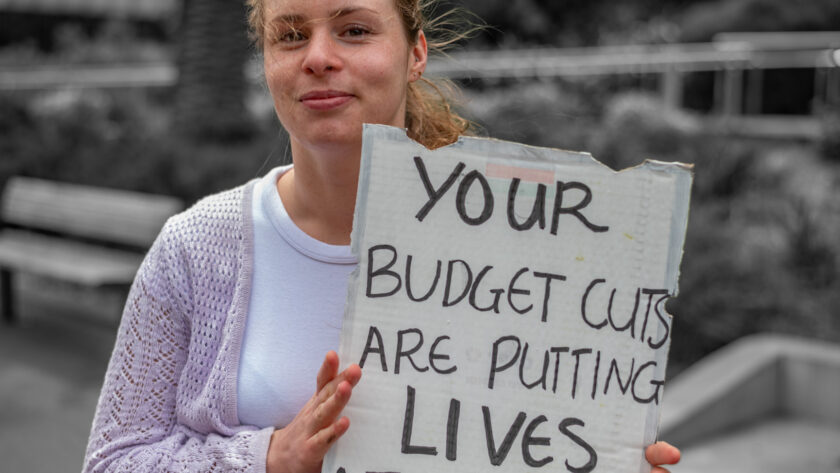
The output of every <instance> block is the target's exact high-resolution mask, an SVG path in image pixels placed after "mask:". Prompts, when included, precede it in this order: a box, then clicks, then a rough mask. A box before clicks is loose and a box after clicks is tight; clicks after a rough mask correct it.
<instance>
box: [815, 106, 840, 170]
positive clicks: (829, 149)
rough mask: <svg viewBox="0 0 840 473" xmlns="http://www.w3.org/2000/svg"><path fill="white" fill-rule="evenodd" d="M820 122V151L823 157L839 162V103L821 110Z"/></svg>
mask: <svg viewBox="0 0 840 473" xmlns="http://www.w3.org/2000/svg"><path fill="white" fill-rule="evenodd" d="M820 122H821V124H822V132H823V138H822V140H821V141H820V151H821V152H822V155H823V157H824V158H825V159H827V160H830V161H833V162H836V163H840V105H838V106H835V107H833V108H826V109H825V110H823V111H822V113H821V114H820Z"/></svg>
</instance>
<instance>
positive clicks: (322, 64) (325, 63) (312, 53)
mask: <svg viewBox="0 0 840 473" xmlns="http://www.w3.org/2000/svg"><path fill="white" fill-rule="evenodd" d="M338 48H339V45H338V44H336V42H335V40H334V38H332V36H331V35H330V34H328V33H326V32H323V33H320V32H319V33H312V35H311V36H310V38H309V44H307V46H306V56H305V57H304V59H303V64H302V67H303V69H304V72H307V73H309V74H314V75H316V76H320V75H323V74H326V73H327V72H330V71H336V70H339V69H340V68H341V58H340V56H339V54H338Z"/></svg>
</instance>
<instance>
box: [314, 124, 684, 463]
mask: <svg viewBox="0 0 840 473" xmlns="http://www.w3.org/2000/svg"><path fill="white" fill-rule="evenodd" d="M690 185H691V170H690V166H686V165H682V164H667V163H661V162H646V163H645V164H644V165H642V166H639V167H636V168H633V169H628V170H624V171H621V172H615V171H612V170H611V169H609V168H607V167H606V166H603V165H602V164H600V163H598V162H597V161H595V160H594V159H592V157H591V156H589V155H587V154H579V153H570V152H566V151H560V150H552V149H542V148H535V147H529V146H523V145H519V144H515V143H509V142H501V141H496V140H488V139H477V138H463V139H461V140H460V141H459V142H458V143H456V144H453V145H451V146H448V147H445V148H442V149H439V150H436V151H430V150H428V149H426V148H424V147H422V146H420V145H419V144H417V143H415V142H413V141H411V140H409V139H408V138H407V137H406V136H405V133H404V131H403V130H400V129H397V128H391V127H386V126H373V125H366V126H365V131H364V145H363V151H362V164H361V173H360V178H359V192H358V200H357V203H356V217H355V222H354V229H353V235H352V246H353V250H354V252H355V253H356V254H357V255H358V257H359V266H358V269H357V271H356V273H355V274H354V276H353V277H352V280H351V284H350V289H349V294H348V303H347V308H346V315H345V321H344V326H343V332H342V339H341V348H340V357H341V360H342V363H343V364H344V365H345V366H346V365H347V364H349V363H358V364H360V365H361V366H362V372H363V376H362V381H361V382H360V384H359V385H358V386H357V387H356V388H355V389H354V391H353V396H352V398H351V400H350V403H349V405H348V406H347V408H346V409H345V414H346V415H347V416H348V417H349V418H350V422H351V423H350V430H349V431H348V432H347V433H346V434H345V436H344V437H342V438H341V439H340V440H339V441H338V442H337V444H336V445H335V446H334V448H333V449H332V450H331V451H330V453H329V454H328V456H327V458H326V459H325V461H324V466H323V470H322V471H323V472H326V473H367V472H399V473H428V472H452V473H455V472H458V473H470V472H476V473H477V472H489V471H493V472H517V473H521V472H523V471H546V472H572V473H586V472H609V473H614V472H646V471H649V470H650V468H649V466H648V465H647V463H646V461H645V460H644V454H643V449H644V447H645V446H646V445H648V444H651V443H653V442H654V441H655V439H656V432H657V426H658V421H659V408H660V406H661V403H662V396H663V384H664V376H665V366H666V361H667V354H668V347H669V341H670V329H671V317H670V315H668V314H667V313H666V312H665V309H664V302H665V301H666V300H667V298H668V297H669V296H672V295H675V294H676V292H677V277H678V274H679V262H680V258H681V256H682V246H683V240H684V236H685V228H686V223H687V216H688V202H689V189H690Z"/></svg>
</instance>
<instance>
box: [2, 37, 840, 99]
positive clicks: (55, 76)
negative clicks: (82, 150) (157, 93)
mask: <svg viewBox="0 0 840 473" xmlns="http://www.w3.org/2000/svg"><path fill="white" fill-rule="evenodd" d="M809 46H813V45H809ZM838 65H840V49H836V48H833V47H829V46H828V45H826V46H824V47H809V48H804V49H786V50H762V49H760V48H757V47H744V42H743V41H732V42H712V43H686V44H668V45H636V46H606V47H587V48H537V49H525V50H493V51H462V52H457V53H453V54H451V55H450V56H448V57H441V58H434V59H432V60H431V61H430V62H429V66H428V68H427V73H428V74H430V75H433V76H443V77H448V78H451V79H476V78H483V79H498V78H541V77H567V76H572V77H574V76H591V75H610V74H641V73H660V74H661V73H670V72H692V71H719V70H750V69H794V68H818V69H819V68H826V69H827V68H836V67H838ZM247 72H248V74H247V75H248V77H249V79H250V80H252V81H257V82H258V81H261V80H262V79H261V72H260V71H259V67H258V64H254V63H252V64H249V65H248V67H247ZM177 78H178V73H177V69H176V67H175V65H174V64H172V63H170V62H153V63H132V64H100V65H90V64H77V65H69V64H61V65H59V64H43V65H37V66H23V65H19V66H0V90H39V89H50V88H113V87H129V88H130V87H168V86H172V85H174V84H175V83H176V82H177Z"/></svg>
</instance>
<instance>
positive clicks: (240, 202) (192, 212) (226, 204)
mask: <svg viewBox="0 0 840 473" xmlns="http://www.w3.org/2000/svg"><path fill="white" fill-rule="evenodd" d="M254 183H255V181H254V180H252V181H249V182H247V183H245V184H242V185H240V186H237V187H234V188H232V189H228V190H225V191H221V192H218V193H216V194H212V195H209V196H207V197H204V198H202V199H200V200H198V201H197V202H196V203H195V204H193V205H192V206H190V207H189V208H187V209H186V210H184V211H183V212H181V213H179V214H176V215H174V216H172V217H170V218H169V220H168V221H167V222H166V225H165V226H164V233H166V234H169V235H172V236H178V237H181V238H187V239H188V240H195V239H227V238H235V239H238V238H240V237H241V233H242V229H243V227H244V226H245V225H247V222H246V221H245V220H246V218H247V216H248V215H247V214H248V212H247V209H248V205H247V202H250V199H251V193H252V191H253V186H254ZM246 201H247V202H246Z"/></svg>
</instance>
